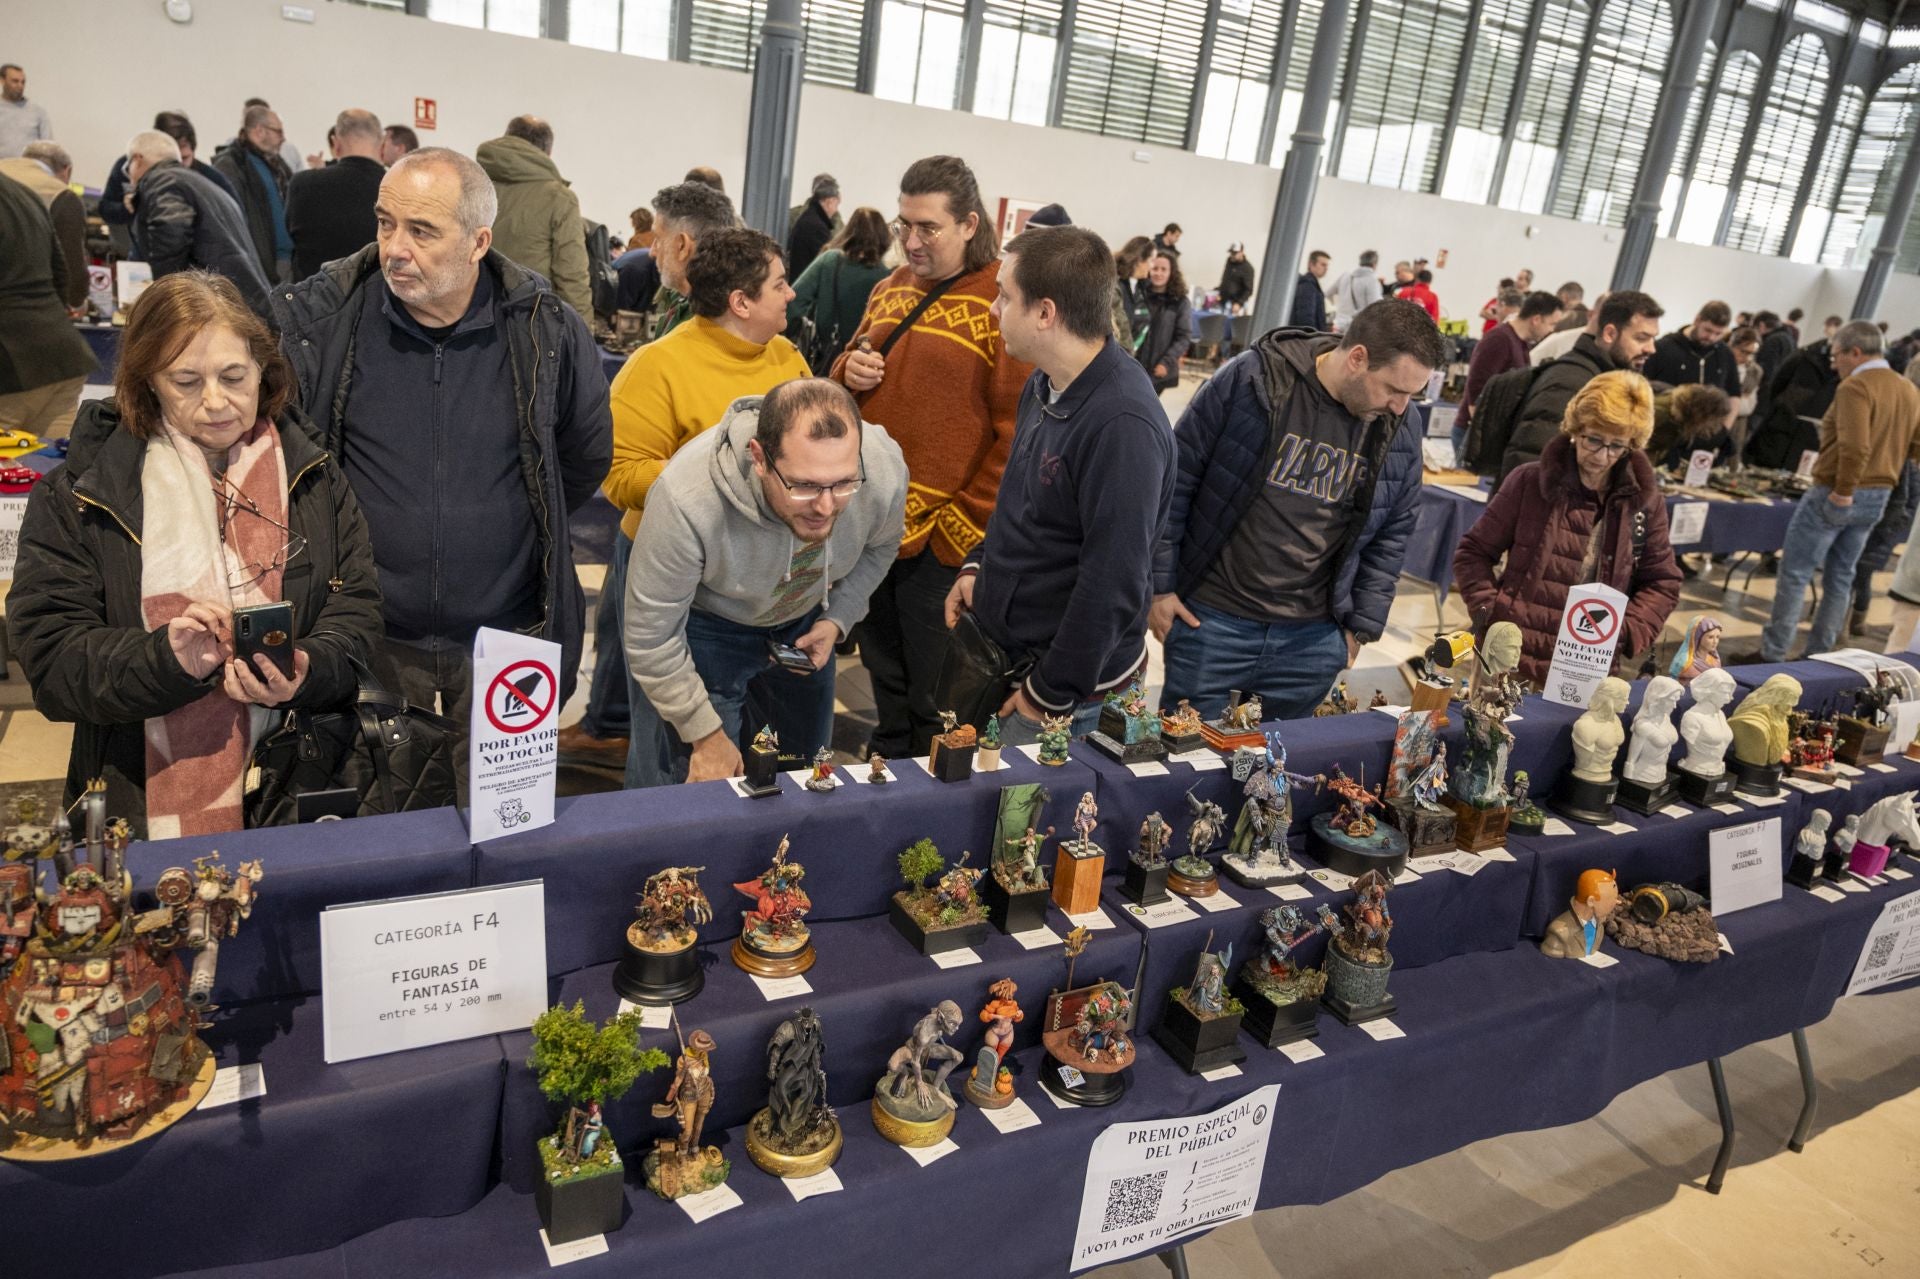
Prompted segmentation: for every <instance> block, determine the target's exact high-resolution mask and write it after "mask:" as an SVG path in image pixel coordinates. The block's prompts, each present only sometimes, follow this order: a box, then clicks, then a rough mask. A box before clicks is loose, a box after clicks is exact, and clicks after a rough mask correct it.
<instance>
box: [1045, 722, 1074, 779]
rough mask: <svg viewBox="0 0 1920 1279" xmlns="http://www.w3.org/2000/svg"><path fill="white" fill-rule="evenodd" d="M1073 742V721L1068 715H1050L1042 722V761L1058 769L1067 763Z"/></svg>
mask: <svg viewBox="0 0 1920 1279" xmlns="http://www.w3.org/2000/svg"><path fill="white" fill-rule="evenodd" d="M1072 742H1073V719H1072V717H1071V716H1067V715H1048V716H1046V717H1044V718H1043V719H1042V720H1041V721H1040V760H1039V762H1040V763H1042V764H1046V765H1049V766H1053V767H1058V766H1059V765H1061V764H1064V763H1066V762H1067V749H1068V747H1069V746H1070V745H1071V744H1072Z"/></svg>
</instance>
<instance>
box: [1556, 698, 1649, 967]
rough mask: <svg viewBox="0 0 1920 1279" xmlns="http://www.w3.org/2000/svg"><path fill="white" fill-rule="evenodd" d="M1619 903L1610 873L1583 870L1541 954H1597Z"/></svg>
mask: <svg viewBox="0 0 1920 1279" xmlns="http://www.w3.org/2000/svg"><path fill="white" fill-rule="evenodd" d="M1658 678H1662V679H1664V678H1665V676H1659V677H1658ZM1619 904H1620V885H1619V884H1618V883H1616V882H1615V880H1614V878H1613V876H1612V875H1611V874H1609V873H1608V872H1606V871H1604V870H1584V871H1581V872H1580V882H1579V883H1578V884H1577V885H1575V887H1574V891H1573V900H1572V901H1570V902H1568V903H1567V909H1566V910H1565V911H1564V912H1562V913H1561V914H1560V915H1559V916H1557V917H1556V918H1555V919H1554V921H1553V922H1552V923H1550V924H1548V925H1547V935H1546V936H1545V937H1544V938H1542V939H1541V941H1540V953H1541V954H1543V955H1545V956H1546V957H1547V958H1549V959H1579V958H1580V957H1581V956H1583V955H1592V954H1596V953H1598V952H1599V950H1600V937H1601V935H1602V934H1603V933H1604V932H1605V930H1606V926H1607V916H1609V915H1611V914H1613V908H1614V907H1616V906H1618V905H1619Z"/></svg>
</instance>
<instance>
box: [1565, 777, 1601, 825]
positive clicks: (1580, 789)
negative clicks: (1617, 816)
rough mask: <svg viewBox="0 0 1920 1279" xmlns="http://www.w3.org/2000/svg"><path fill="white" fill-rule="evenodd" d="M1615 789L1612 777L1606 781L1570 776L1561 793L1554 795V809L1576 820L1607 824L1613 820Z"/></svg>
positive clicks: (1593, 823) (1592, 823) (1588, 823)
mask: <svg viewBox="0 0 1920 1279" xmlns="http://www.w3.org/2000/svg"><path fill="white" fill-rule="evenodd" d="M1614 790H1615V783H1614V782H1613V780H1612V779H1611V778H1609V779H1608V780H1607V781H1604V782H1590V781H1588V780H1587V779H1585V778H1584V777H1571V776H1569V777H1568V778H1567V781H1566V784H1565V786H1563V787H1562V788H1561V791H1560V793H1559V794H1558V795H1555V796H1554V797H1553V800H1552V804H1553V810H1554V811H1555V812H1556V813H1559V814H1560V815H1561V816H1562V817H1571V818H1573V820H1574V821H1576V822H1585V823H1586V824H1587V825H1589V826H1605V825H1607V824H1609V823H1610V822H1612V821H1613V793H1614Z"/></svg>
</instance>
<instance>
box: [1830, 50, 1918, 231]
mask: <svg viewBox="0 0 1920 1279" xmlns="http://www.w3.org/2000/svg"><path fill="white" fill-rule="evenodd" d="M1917 105H1920V63H1909V64H1907V65H1906V66H1904V67H1902V68H1900V70H1898V71H1896V72H1894V73H1893V74H1892V75H1891V76H1888V77H1887V79H1886V81H1885V82H1884V83H1883V84H1881V86H1880V88H1879V89H1878V91H1876V92H1875V93H1874V95H1873V100H1872V101H1871V102H1869V103H1868V104H1867V111H1866V121H1865V123H1864V124H1862V125H1861V127H1860V140H1859V142H1858V143H1857V144H1855V146H1854V148H1853V160H1852V162H1851V163H1850V164H1848V165H1847V176H1846V179H1845V180H1844V181H1843V182H1842V183H1841V184H1840V195H1839V198H1838V199H1837V200H1835V201H1834V209H1833V223H1832V225H1831V226H1829V227H1828V229H1827V242H1826V247H1825V248H1824V249H1823V250H1822V251H1821V254H1820V260H1821V261H1822V262H1823V263H1826V264H1827V265H1829V266H1861V265H1863V264H1865V262H1866V260H1867V251H1868V250H1869V249H1870V248H1871V247H1872V245H1873V241H1874V239H1875V238H1876V237H1877V236H1878V235H1879V234H1880V223H1881V221H1882V220H1883V219H1884V218H1885V216H1886V209H1887V202H1888V200H1889V199H1890V198H1891V197H1892V194H1893V184H1894V183H1895V182H1897V181H1899V178H1900V160H1901V156H1902V148H1903V147H1904V146H1905V139H1906V137H1907V135H1908V132H1909V131H1910V130H1911V129H1913V128H1914V127H1915V123H1916V121H1915V108H1916V106H1917Z"/></svg>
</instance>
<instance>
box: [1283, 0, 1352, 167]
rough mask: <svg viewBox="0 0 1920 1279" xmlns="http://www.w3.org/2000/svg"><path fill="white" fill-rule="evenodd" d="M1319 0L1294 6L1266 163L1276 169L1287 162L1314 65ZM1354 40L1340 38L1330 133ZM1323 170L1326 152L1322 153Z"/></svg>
mask: <svg viewBox="0 0 1920 1279" xmlns="http://www.w3.org/2000/svg"><path fill="white" fill-rule="evenodd" d="M1320 13H1321V0H1299V4H1297V5H1296V6H1295V8H1294V19H1293V44H1292V46H1291V47H1290V48H1289V50H1288V52H1287V72H1286V79H1285V80H1283V81H1282V82H1281V89H1280V114H1279V116H1278V122H1277V124H1276V126H1275V128H1274V131H1273V154H1272V155H1271V156H1269V157H1268V159H1267V163H1269V164H1271V165H1272V166H1273V167H1274V168H1276V169H1278V168H1281V167H1283V166H1284V165H1285V164H1286V162H1287V152H1288V151H1289V150H1290V149H1291V148H1292V145H1293V134H1294V130H1296V129H1297V128H1299V127H1300V104H1301V102H1302V101H1304V100H1305V98H1306V92H1307V71H1308V69H1309V68H1310V67H1312V65H1313V42H1314V41H1315V40H1316V39H1318V38H1319V34H1320ZM1352 47H1353V41H1352V40H1351V39H1346V38H1343V39H1342V40H1341V41H1340V58H1339V61H1338V62H1336V63H1335V64H1334V68H1333V97H1332V98H1331V99H1330V100H1329V101H1328V102H1327V134H1328V136H1329V137H1331V136H1332V134H1333V126H1334V121H1336V120H1338V119H1339V118H1340V86H1341V84H1342V83H1344V77H1345V76H1346V73H1347V56H1348V54H1349V53H1350V52H1351V51H1352ZM1320 154H1321V168H1322V171H1324V170H1325V167H1326V159H1325V157H1326V152H1325V151H1324V150H1323V151H1322V152H1321V153H1320Z"/></svg>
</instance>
